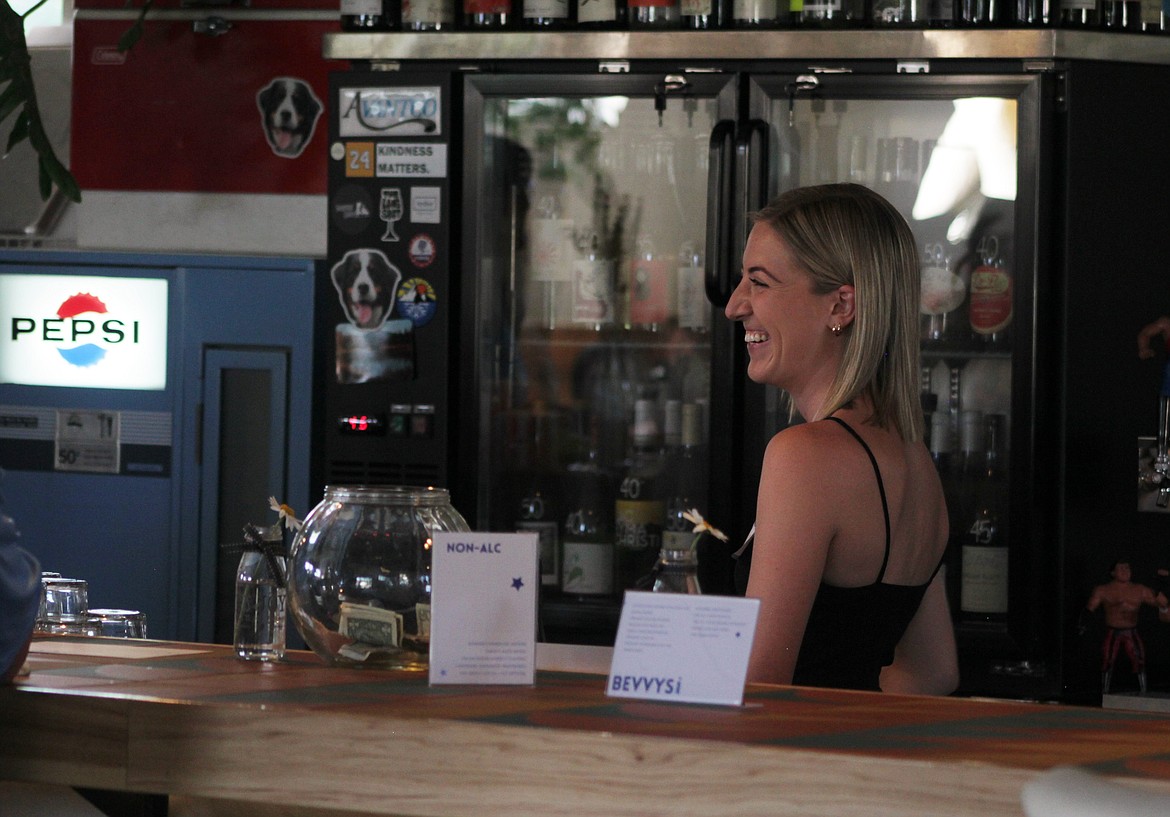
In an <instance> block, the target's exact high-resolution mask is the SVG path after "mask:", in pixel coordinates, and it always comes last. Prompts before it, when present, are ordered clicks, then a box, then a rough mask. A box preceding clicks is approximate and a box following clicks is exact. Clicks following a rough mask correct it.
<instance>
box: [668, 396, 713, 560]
mask: <svg viewBox="0 0 1170 817" xmlns="http://www.w3.org/2000/svg"><path fill="white" fill-rule="evenodd" d="M702 416H703V415H702V410H701V408H700V407H699V406H698V405H697V404H695V403H686V404H684V405H683V407H682V440H681V443H680V444H679V447H678V449H677V450H675V451H670V450H669V449H668V451H667V456H666V475H667V486H666V492H665V493H666V516H665V521H664V523H663V526H662V528H663V529H662V546H663V548H665V549H667V550H686V549H687V548H689V547H690V546H691V541H692V540H693V539H694V533H693V530H694V525H692V524H691V523H690V522H689V521H688V520H687V519H686V518H685V517H684V516H683V513H685V512H686V511H689V510H690V509H692V508H697V509H698V510H699V512H700V513H706V512H707V510H708V508H707V446H706V443H705V442H704V439H703V428H702Z"/></svg>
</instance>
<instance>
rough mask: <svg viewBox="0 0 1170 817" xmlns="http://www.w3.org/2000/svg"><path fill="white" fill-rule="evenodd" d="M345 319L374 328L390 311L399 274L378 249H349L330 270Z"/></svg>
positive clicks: (363, 326)
mask: <svg viewBox="0 0 1170 817" xmlns="http://www.w3.org/2000/svg"><path fill="white" fill-rule="evenodd" d="M330 275H331V276H332V278H333V286H334V287H336V288H337V295H338V297H339V298H340V299H341V309H342V311H343V312H345V317H346V320H348V321H349V322H350V323H351V324H353V325H354V326H355V327H357V328H358V329H377V328H379V327H380V326H381V325H382V324H383V323H385V322H386V319H387V318H389V317H390V312H391V311H392V310H393V308H394V297H395V294H396V292H397V290H398V284H399V282H400V281H401V280H402V273H401V272H399V271H398V268H397V267H396V266H394V265H393V264H391V263H390V259H388V258H387V257H386V256H385V255H384V254H383V253H382V252H381V251H379V250H350V251H349V252H347V253H346V254H345V255H343V256H342V257H341V260H340V261H338V262H337V263H336V264H334V265H333V269H332V270H331V271H330Z"/></svg>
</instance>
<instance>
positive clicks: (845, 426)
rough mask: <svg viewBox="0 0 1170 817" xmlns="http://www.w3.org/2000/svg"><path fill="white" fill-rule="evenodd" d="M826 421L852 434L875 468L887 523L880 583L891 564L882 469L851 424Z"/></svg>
mask: <svg viewBox="0 0 1170 817" xmlns="http://www.w3.org/2000/svg"><path fill="white" fill-rule="evenodd" d="M825 419H826V420H832V421H833V422H835V423H836V424H837V425H839V426H841V428H843V429H845V430H846V431H848V432H849V433H850V434H852V435H853V439H855V440H857V442H859V443H861V447H862V448H863V449H865V454H866V456H868V457H869V463H870V465H872V466H873V475H874V476H875V477H876V478H877V486H878V493H879V494H881V498H882V516H883V517H885V522H886V552H885V554H884V555H883V556H882V569H881V570H879V571H878V577H877V581H878V582H880V581H881V580H882V579H884V578H885V577H886V565H887V564H889V562H890V506H889V504H888V503H887V502H886V485H885V483H884V482H882V472H881V469H879V468H878V463H877V457H875V456H874V455H873V451H871V450H870V448H869V445H867V444H866V442H865V440H863V439H861V435H860V434H858V433H857V432H856V431H854V430H853V427H852V426H851V425H849V423H847V422H845V421H844V420H842V419H841V418H840V417H832V416H830V417H826V418H825ZM939 565H940V566H941V565H942V562H939ZM935 572H936V573H937V572H938V568H937V567H936V568H935ZM931 578H932V579H933V578H934V577H933V576H931Z"/></svg>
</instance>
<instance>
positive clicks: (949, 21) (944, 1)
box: [926, 0, 958, 28]
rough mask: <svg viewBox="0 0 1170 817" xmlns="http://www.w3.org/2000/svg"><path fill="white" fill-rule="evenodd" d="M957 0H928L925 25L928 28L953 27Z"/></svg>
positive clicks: (956, 15)
mask: <svg viewBox="0 0 1170 817" xmlns="http://www.w3.org/2000/svg"><path fill="white" fill-rule="evenodd" d="M957 4H958V0H928V6H927V13H926V25H927V26H928V27H929V28H953V27H954V25H955V20H956V18H957V17H958V14H956V13H955V6H956V5H957Z"/></svg>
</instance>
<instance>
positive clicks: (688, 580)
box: [651, 547, 703, 596]
mask: <svg viewBox="0 0 1170 817" xmlns="http://www.w3.org/2000/svg"><path fill="white" fill-rule="evenodd" d="M651 589H652V590H653V591H654V592H655V593H689V594H691V595H695V596H697V595H699V594H700V593H702V592H703V591H702V590H701V589H700V588H699V555H698V553H696V552H695V549H694V548H691V547H686V548H682V549H676V548H668V547H663V548H662V550H661V551H659V553H658V563H657V564H656V565H655V566H654V586H653V587H652V588H651Z"/></svg>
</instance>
